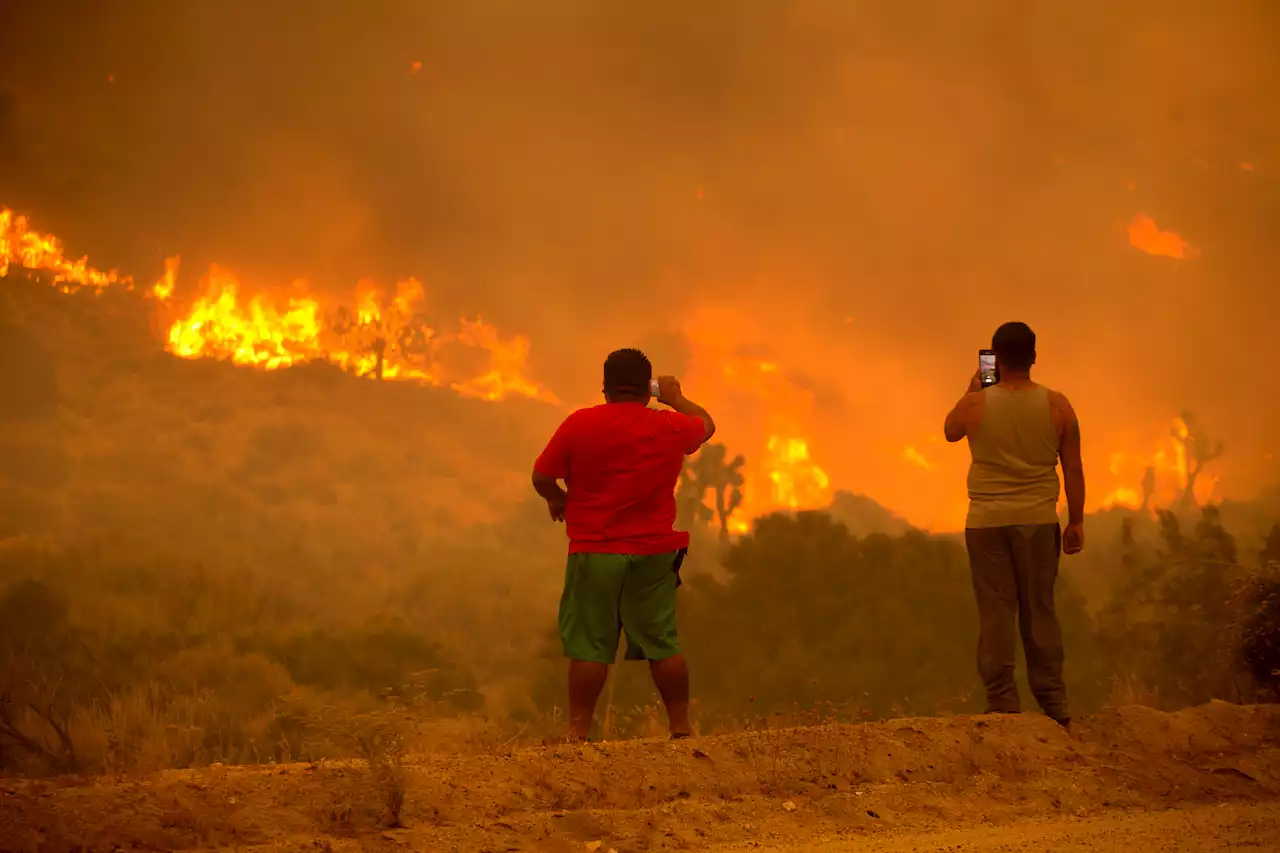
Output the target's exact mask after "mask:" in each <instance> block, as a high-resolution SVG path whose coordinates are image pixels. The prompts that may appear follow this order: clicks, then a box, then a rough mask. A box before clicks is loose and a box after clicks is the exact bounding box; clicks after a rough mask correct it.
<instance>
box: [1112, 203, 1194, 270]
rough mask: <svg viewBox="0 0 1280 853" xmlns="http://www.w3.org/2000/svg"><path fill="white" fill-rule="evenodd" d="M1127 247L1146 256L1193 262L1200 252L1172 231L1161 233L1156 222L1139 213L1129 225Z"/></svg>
mask: <svg viewBox="0 0 1280 853" xmlns="http://www.w3.org/2000/svg"><path fill="white" fill-rule="evenodd" d="M1129 245H1130V246H1133V247H1134V248H1135V249H1141V250H1142V251H1144V252H1146V253H1147V254H1148V255H1155V256H1157V257H1165V258H1176V259H1177V260H1180V261H1181V260H1193V259H1195V258H1198V257H1199V256H1200V251H1199V250H1198V249H1197V248H1196V247H1195V246H1192V245H1191V244H1190V243H1188V242H1187V241H1186V240H1184V239H1182V237H1180V236H1178V235H1177V234H1175V233H1173V232H1172V231H1161V230H1160V228H1159V226H1157V225H1156V221H1155V220H1154V219H1152V218H1151V217H1150V216H1147V215H1146V214H1143V213H1140V214H1138V215H1137V216H1135V217H1134V218H1133V221H1132V222H1130V223H1129Z"/></svg>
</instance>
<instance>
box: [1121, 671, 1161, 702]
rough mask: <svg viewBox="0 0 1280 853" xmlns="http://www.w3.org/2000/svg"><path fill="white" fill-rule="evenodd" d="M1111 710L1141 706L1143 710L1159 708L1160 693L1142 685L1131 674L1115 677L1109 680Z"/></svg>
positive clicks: (1138, 679) (1136, 677) (1140, 681)
mask: <svg viewBox="0 0 1280 853" xmlns="http://www.w3.org/2000/svg"><path fill="white" fill-rule="evenodd" d="M1109 704H1110V705H1111V707H1113V708H1125V707H1129V706H1142V707H1144V708H1156V709H1159V708H1160V691H1159V690H1157V689H1156V688H1154V687H1150V686H1148V685H1146V684H1145V683H1143V681H1142V680H1141V679H1140V678H1138V676H1136V675H1134V674H1133V673H1125V674H1124V675H1117V676H1114V677H1113V678H1112V679H1111V699H1110V703H1109Z"/></svg>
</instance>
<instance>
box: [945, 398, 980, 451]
mask: <svg viewBox="0 0 1280 853" xmlns="http://www.w3.org/2000/svg"><path fill="white" fill-rule="evenodd" d="M981 400H982V398H981V397H980V396H979V394H978V393H977V392H970V393H968V394H965V395H964V396H963V397H961V398H960V401H959V402H958V403H956V404H955V406H954V407H952V409H951V412H950V413H949V414H948V415H947V419H946V421H945V422H944V423H943V424H942V434H943V436H944V437H945V438H946V439H947V441H949V442H951V443H953V444H954V443H955V442H957V441H959V440H960V439H962V438H964V437H966V436H967V435H968V434H969V422H970V420H971V419H972V416H973V412H974V409H975V408H976V407H977V406H978V404H979V403H980V402H981Z"/></svg>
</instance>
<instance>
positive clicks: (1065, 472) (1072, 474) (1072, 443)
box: [1053, 393, 1084, 524]
mask: <svg viewBox="0 0 1280 853" xmlns="http://www.w3.org/2000/svg"><path fill="white" fill-rule="evenodd" d="M1053 407H1054V413H1055V414H1056V415H1057V420H1058V422H1059V423H1058V428H1059V445H1058V461H1059V462H1060V463H1061V464H1062V490H1063V491H1064V492H1066V493H1067V523H1068V524H1083V523H1084V459H1083V458H1082V456H1081V452H1080V419H1079V418H1077V417H1076V412H1075V409H1073V408H1072V407H1071V403H1070V401H1069V400H1067V398H1066V397H1065V396H1063V395H1062V394H1057V393H1055V394H1054V395H1053Z"/></svg>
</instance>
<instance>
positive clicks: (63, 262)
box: [0, 208, 133, 293]
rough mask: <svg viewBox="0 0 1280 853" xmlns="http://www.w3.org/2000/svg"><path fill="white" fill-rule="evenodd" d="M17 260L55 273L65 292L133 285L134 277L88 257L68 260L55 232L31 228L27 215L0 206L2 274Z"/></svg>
mask: <svg viewBox="0 0 1280 853" xmlns="http://www.w3.org/2000/svg"><path fill="white" fill-rule="evenodd" d="M14 264H16V265H17V266H20V267H25V268H26V269H29V270H41V271H44V272H50V273H53V279H52V282H51V283H52V284H53V286H54V287H56V288H58V289H59V290H61V291H62V292H63V293H73V292H75V291H77V290H80V289H81V288H85V287H88V288H93V289H94V290H95V291H97V292H101V291H102V290H103V289H104V288H107V287H110V286H112V285H117V284H118V285H122V286H124V287H126V288H129V289H132V288H133V279H131V278H129V277H128V276H122V275H120V274H119V273H118V272H116V271H115V270H106V271H103V270H99V269H95V268H93V267H91V266H89V259H88V258H87V257H84V258H80V259H79V260H76V261H73V260H69V259H68V258H67V257H66V255H65V254H64V253H63V249H62V241H61V240H59V239H58V238H57V237H55V236H53V235H52V234H41V233H39V232H38V231H33V230H31V225H30V223H29V222H28V221H27V218H26V217H25V216H19V215H18V214H16V213H14V212H13V211H12V210H9V209H8V208H0V278H3V277H4V276H6V275H8V274H9V267H10V266H11V265H14Z"/></svg>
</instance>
